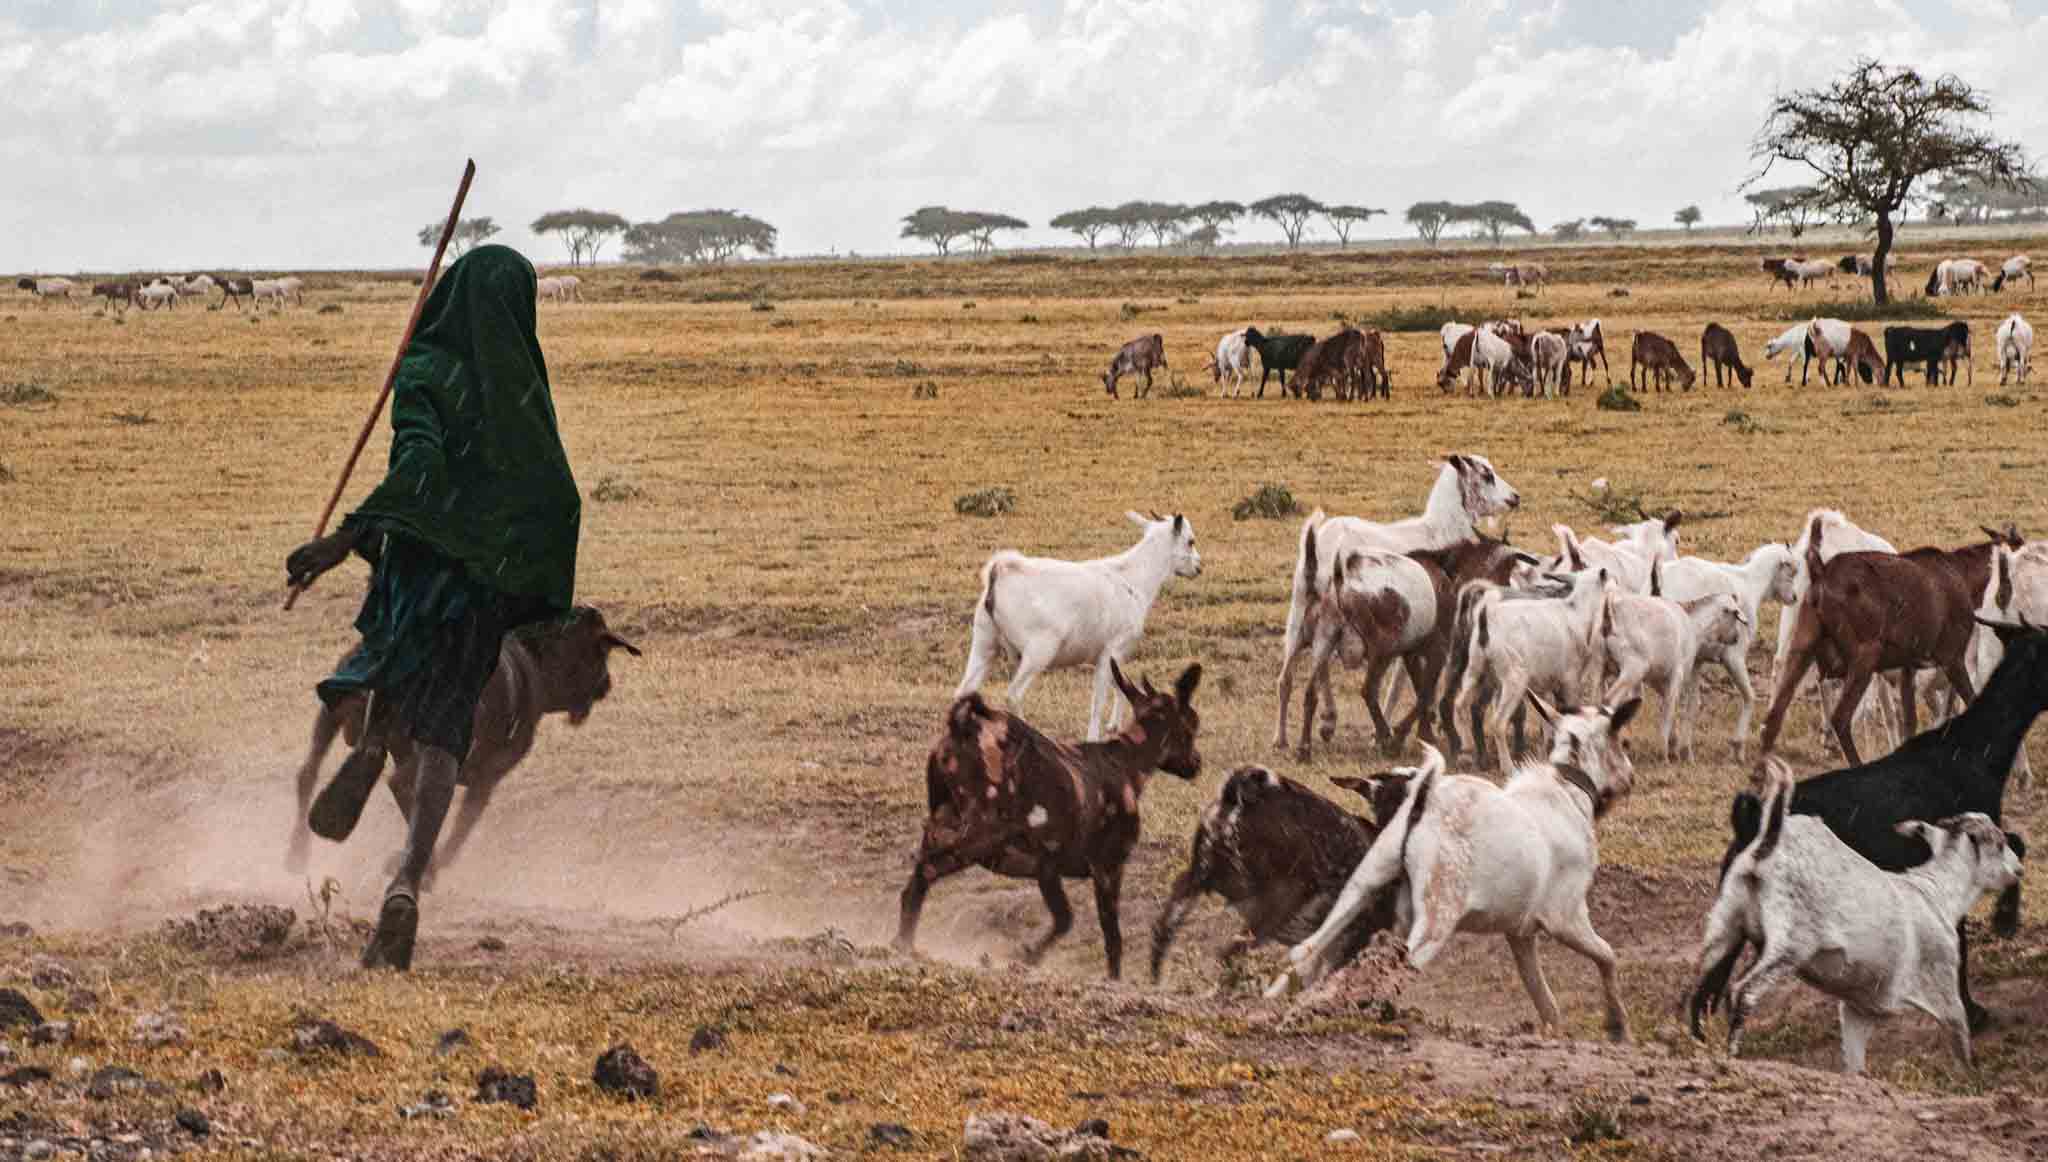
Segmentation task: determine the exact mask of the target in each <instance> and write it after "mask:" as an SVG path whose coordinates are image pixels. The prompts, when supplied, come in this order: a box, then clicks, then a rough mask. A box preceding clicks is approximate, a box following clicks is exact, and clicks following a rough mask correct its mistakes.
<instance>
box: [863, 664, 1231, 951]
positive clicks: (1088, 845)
mask: <svg viewBox="0 0 2048 1162" xmlns="http://www.w3.org/2000/svg"><path fill="white" fill-rule="evenodd" d="M1110 678H1111V680H1112V681H1114V682H1115V683H1116V687H1117V689H1118V691H1120V692H1121V693H1122V694H1123V696H1124V697H1125V698H1127V699H1129V700H1130V703H1131V724H1130V725H1129V726H1128V727H1127V728H1125V730H1124V731H1123V733H1121V734H1119V735H1117V736H1116V737H1115V738H1111V739H1109V740H1107V741H1104V742H1084V743H1065V742H1056V741H1054V740H1052V739H1050V738H1047V737H1046V736H1045V735H1043V734H1040V733H1039V732H1038V731H1037V730H1035V729H1033V728H1032V726H1031V724H1029V723H1027V722H1025V721H1024V720H1023V719H1022V718H1019V717H1017V716H1016V715H1014V714H1009V713H1006V712H1004V711H1000V710H995V709H992V708H991V707H990V706H989V705H988V704H987V703H986V702H983V701H982V700H981V696H980V695H979V694H968V695H966V696H964V697H962V698H958V699H955V700H954V702H953V705H952V708H951V709H949V710H947V711H946V727H945V733H943V734H941V735H940V736H939V739H938V741H937V742H935V743H933V744H932V751H931V756H930V757H929V758H928V759H927V760H926V761H925V775H924V777H925V802H926V807H927V809H928V810H929V811H930V815H929V816H928V817H927V818H926V819H925V824H924V836H923V839H922V840H921V842H920V843H919V845H918V850H917V866H916V867H915V868H913V869H912V871H911V873H910V882H909V883H908V884H907V885H905V886H904V888H903V897H902V913H901V917H900V921H899V924H898V927H897V929H896V947H897V948H898V949H901V950H902V951H905V952H908V951H910V949H911V947H912V946H913V944H914V943H915V941H916V938H917V920H918V915H919V913H920V912H921V911H923V909H924V898H925V894H926V893H927V892H929V891H930V890H931V886H932V885H933V884H934V883H937V882H938V881H939V880H942V879H944V878H946V877H947V876H949V875H952V874H953V873H955V872H958V871H962V870H964V869H966V868H970V867H976V866H980V867H985V868H987V869H988V870H990V871H992V872H994V873H996V874H997V875H1000V876H1009V877H1012V878H1016V879H1035V880H1037V881H1038V891H1039V894H1040V895H1041V896H1043V897H1044V899H1045V906H1046V909H1047V910H1048V911H1050V912H1051V913H1052V930H1051V931H1050V932H1048V933H1046V935H1045V936H1044V937H1042V938H1041V939H1040V940H1039V941H1038V942H1037V943H1036V944H1034V945H1032V946H1031V947H1030V948H1029V949H1027V950H1026V952H1025V954H1024V960H1025V963H1027V964H1035V963H1037V962H1038V960H1039V958H1040V957H1042V956H1044V955H1045V951H1046V949H1048V948H1050V947H1052V944H1053V942H1054V941H1056V940H1058V939H1059V938H1060V937H1062V936H1064V935H1066V934H1067V931H1068V930H1069V929H1071V928H1072V927H1073V926H1074V909H1073V908H1072V906H1071V905H1069V904H1068V903H1067V893H1066V889H1065V887H1064V886H1063V885H1062V884H1061V883H1060V881H1061V880H1063V879H1068V880H1072V879H1088V880H1092V881H1093V882H1094V885H1095V912H1096V917H1097V919H1099V920H1100V921H1101V924H1102V946H1103V951H1104V952H1105V953H1106V954H1107V956H1108V959H1109V978H1110V979H1111V980H1116V979H1118V978H1119V977H1120V976H1121V974H1122V972H1123V955H1124V946H1123V930H1122V928H1121V927H1120V926H1119V924H1118V920H1117V902H1118V897H1119V896H1120V895H1121V894H1122V892H1123V879H1124V862H1125V861H1126V860H1128V859H1129V858H1130V855H1131V849H1132V848H1133V847H1135V846H1136V845H1137V842H1138V823H1139V820H1138V799H1139V797H1140V796H1141V795H1143V794H1144V793H1145V783H1146V781H1147V780H1148V778H1149V777H1150V775H1151V772H1152V771H1153V770H1154V769H1158V770H1162V771H1165V772H1166V773H1167V774H1169V775H1175V776H1178V777H1180V778H1183V779H1190V780H1191V779H1193V778H1195V777H1196V776H1197V775H1199V774H1201V773H1202V757H1201V754H1200V753H1199V752H1198V751H1196V749H1195V733H1196V731H1197V729H1198V728H1199V726H1200V717H1199V716H1198V715H1197V714H1196V713H1195V708H1194V705H1193V699H1194V695H1195V687H1196V685H1197V684H1199V683H1200V682H1201V680H1202V667H1200V666H1199V665H1196V666H1189V667H1188V668H1187V669H1186V670H1185V671H1184V672H1183V673H1182V674H1181V676H1180V679H1179V680H1178V681H1176V682H1175V683H1174V685H1173V692H1172V693H1171V694H1162V693H1160V692H1159V691H1157V690H1154V689H1153V688H1152V683H1151V682H1150V681H1149V680H1148V681H1146V682H1145V683H1144V684H1143V685H1142V686H1133V685H1131V684H1130V682H1128V681H1126V680H1125V678H1124V675H1123V670H1122V669H1121V668H1120V667H1119V666H1118V665H1117V664H1116V663H1115V662H1114V661H1112V662H1111V663H1110Z"/></svg>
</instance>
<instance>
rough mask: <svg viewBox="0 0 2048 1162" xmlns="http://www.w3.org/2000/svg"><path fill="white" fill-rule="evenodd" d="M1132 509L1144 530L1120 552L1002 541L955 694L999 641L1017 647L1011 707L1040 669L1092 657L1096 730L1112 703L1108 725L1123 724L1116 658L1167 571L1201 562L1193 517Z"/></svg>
mask: <svg viewBox="0 0 2048 1162" xmlns="http://www.w3.org/2000/svg"><path fill="white" fill-rule="evenodd" d="M1124 515H1125V516H1127V517H1129V518H1130V520H1131V523H1133V524H1135V525H1137V526H1138V527H1139V528H1142V529H1144V530H1145V532H1144V535H1143V536H1141V537H1140V538H1139V539H1138V543H1137V544H1135V545H1133V546H1131V547H1130V548H1129V549H1126V550H1124V551H1123V552H1121V553H1118V554H1117V555H1116V556H1114V557H1100V558H1097V559H1095V560H1092V561H1062V560H1058V559H1056V558H1052V557H1027V556H1025V555H1023V554H1022V553H1019V552H1017V551H1016V550H1014V549H1003V550H1001V551H999V552H997V553H996V554H995V555H993V556H991V557H990V558H989V559H988V562H987V563H986V564H984V565H983V566H982V567H981V599H980V600H979V601H977V602H975V604H974V636H973V639H972V641H971V642H970V644H969V645H968V648H967V670H966V672H965V673H964V674H962V675H961V677H960V686H959V688H958V689H956V690H955V691H954V692H953V696H954V697H955V698H959V697H961V696H963V695H966V694H969V693H972V692H973V691H975V690H978V689H980V688H981V684H982V683H983V682H984V681H986V680H987V679H988V673H989V670H990V668H991V667H992V666H994V665H995V660H996V653H997V651H998V650H999V649H1001V648H1003V647H1008V648H1009V649H1010V650H1012V651H1014V652H1015V653H1016V654H1017V656H1018V657H1017V672H1016V673H1015V674H1014V675H1012V676H1011V678H1010V706H1011V708H1012V709H1015V708H1016V707H1017V706H1018V705H1020V704H1021V703H1022V702H1023V700H1024V694H1025V692H1026V691H1027V690H1029V689H1030V688H1031V683H1032V680H1033V679H1035V678H1037V677H1038V675H1039V674H1040V673H1042V672H1044V671H1046V670H1049V669H1055V668H1061V667H1067V666H1089V665H1092V666H1094V667H1095V693H1094V696H1093V697H1092V698H1091V699H1090V700H1089V708H1088V739H1089V741H1090V742H1093V741H1095V740H1097V739H1099V738H1101V737H1102V719H1103V711H1104V708H1105V705H1107V709H1108V712H1109V729H1111V730H1115V729H1117V725H1118V724H1119V723H1120V722H1122V720H1123V704H1122V702H1120V701H1118V700H1117V699H1116V698H1115V697H1114V696H1113V695H1112V693H1111V690H1110V678H1109V665H1110V663H1111V662H1112V661H1114V662H1119V663H1121V662H1123V661H1124V660H1125V659H1126V658H1127V657H1128V656H1129V654H1130V650H1131V647H1132V646H1134V645H1136V644H1137V642H1138V638H1139V637H1140V636H1141V635H1143V634H1144V632H1145V617H1146V615H1147V614H1149V613H1150V612H1151V611H1152V603H1153V602H1154V601H1156V600H1158V597H1159V590H1160V589H1161V588H1163V587H1164V586H1165V585H1166V582H1167V580H1168V579H1169V578H1173V577H1194V576H1198V575H1200V573H1201V572H1202V555H1201V554H1200V553H1199V552H1196V551H1195V530H1194V526H1193V525H1190V524H1189V523H1188V520H1187V518H1186V517H1184V516H1181V515H1179V514H1178V513H1176V514H1175V515H1173V516H1171V517H1160V516H1153V517H1146V516H1141V515H1139V514H1138V513H1135V512H1131V513H1125V514H1124Z"/></svg>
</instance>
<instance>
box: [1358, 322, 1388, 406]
mask: <svg viewBox="0 0 2048 1162" xmlns="http://www.w3.org/2000/svg"><path fill="white" fill-rule="evenodd" d="M1358 357H1359V364H1360V368H1359V370H1360V378H1361V380H1362V384H1363V388H1364V391H1365V398H1367V399H1371V398H1372V397H1373V396H1374V395H1375V394H1377V395H1378V396H1379V397H1380V398H1381V399H1388V398H1391V393H1392V389H1393V386H1394V380H1393V377H1392V376H1389V375H1388V374H1387V341H1386V338H1385V337H1384V336H1382V335H1381V334H1380V333H1379V332H1378V331H1375V330H1367V331H1366V332H1365V333H1364V338H1363V340H1361V341H1360V343H1359V345H1358Z"/></svg>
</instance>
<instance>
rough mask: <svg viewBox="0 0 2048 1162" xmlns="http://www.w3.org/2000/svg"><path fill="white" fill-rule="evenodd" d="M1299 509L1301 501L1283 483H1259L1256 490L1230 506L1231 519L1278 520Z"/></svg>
mask: <svg viewBox="0 0 2048 1162" xmlns="http://www.w3.org/2000/svg"><path fill="white" fill-rule="evenodd" d="M1300 511H1301V502H1300V501H1298V500H1296V499H1294V493H1293V491H1291V490H1290V489H1289V488H1288V487H1287V486H1286V485H1285V484H1261V485H1259V488H1258V491H1256V492H1254V493H1252V494H1251V495H1250V496H1247V497H1245V498H1244V499H1243V500H1240V501H1238V502H1237V503H1236V504H1233V505H1231V506H1230V516H1231V519H1233V520H1251V519H1252V518H1253V517H1258V518H1260V519H1262V520H1280V519H1282V518H1285V517H1290V516H1294V515H1295V514H1297V513H1299V512H1300Z"/></svg>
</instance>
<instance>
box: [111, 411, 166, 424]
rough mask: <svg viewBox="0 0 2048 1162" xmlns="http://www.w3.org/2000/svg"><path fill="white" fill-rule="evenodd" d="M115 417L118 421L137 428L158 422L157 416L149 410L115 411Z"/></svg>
mask: <svg viewBox="0 0 2048 1162" xmlns="http://www.w3.org/2000/svg"><path fill="white" fill-rule="evenodd" d="M113 418H114V421H115V422H116V423H122V424H127V425H128V426H130V427H135V428H139V427H141V426H142V425H144V424H153V423H155V422H156V417H155V416H153V415H150V414H149V413H148V412H115V413H114V416H113Z"/></svg>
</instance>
